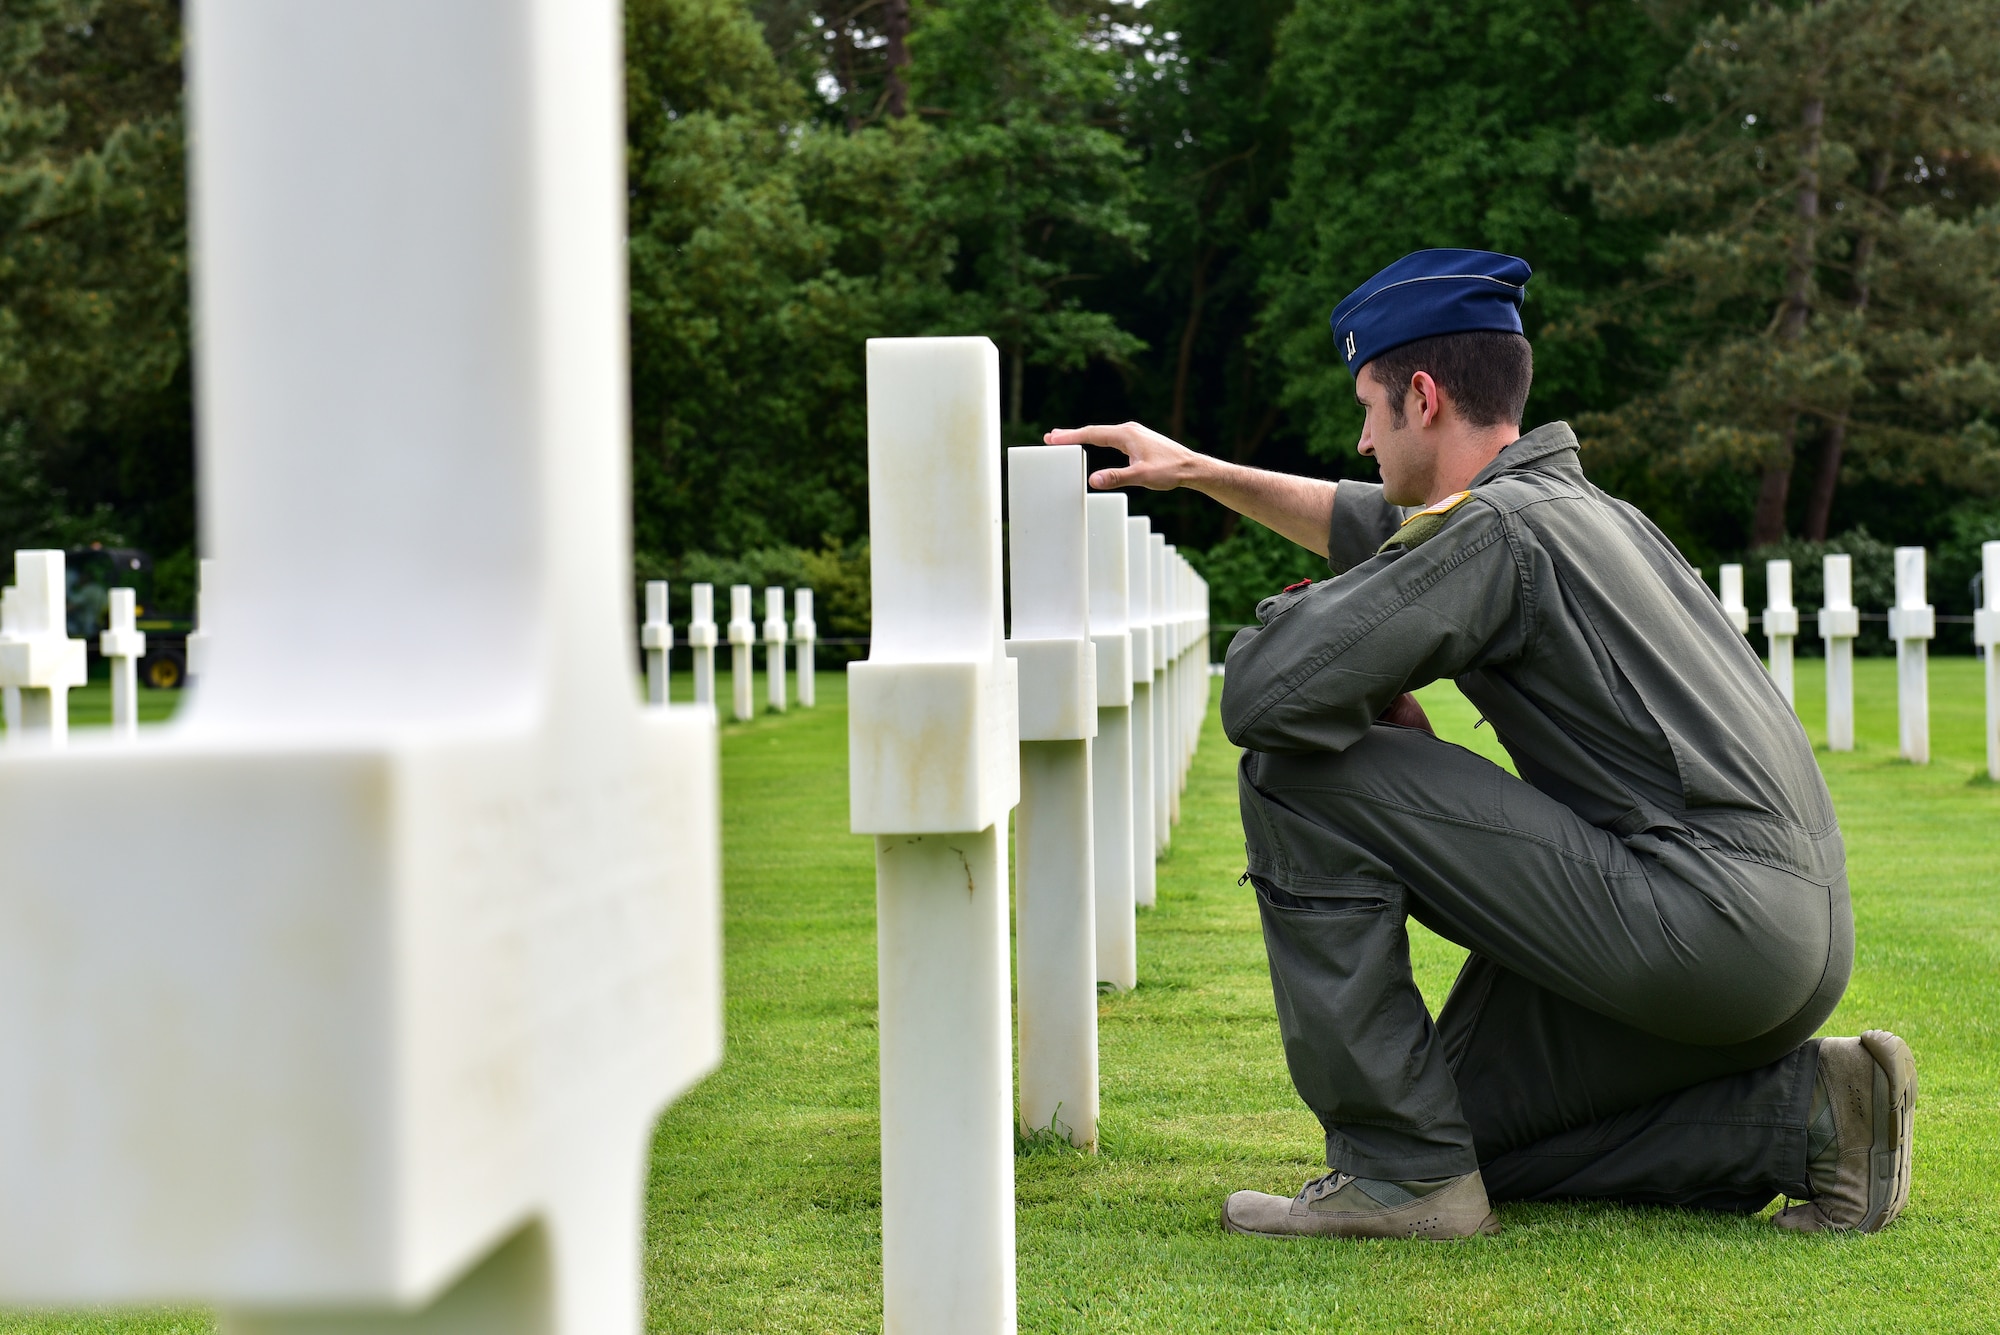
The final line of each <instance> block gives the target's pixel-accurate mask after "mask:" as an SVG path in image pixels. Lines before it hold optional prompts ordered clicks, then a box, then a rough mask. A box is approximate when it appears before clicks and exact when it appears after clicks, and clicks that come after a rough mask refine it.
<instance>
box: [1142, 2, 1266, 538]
mask: <svg viewBox="0 0 2000 1335" xmlns="http://www.w3.org/2000/svg"><path fill="white" fill-rule="evenodd" d="M1291 11H1292V0H1234V2H1233V3H1217V2H1216V0H1152V3H1150V4H1148V5H1147V6H1146V7H1145V8H1144V9H1143V10H1142V11H1140V12H1139V13H1137V14H1132V15H1127V16H1126V17H1127V18H1128V19H1129V20H1130V22H1129V24H1128V25H1127V27H1126V28H1125V32H1126V33H1128V34H1129V37H1128V40H1127V42H1126V50H1127V52H1128V62H1129V64H1128V70H1127V73H1126V75H1125V83H1126V85H1127V88H1128V91H1127V92H1126V94H1125V96H1124V99H1123V100H1124V102H1125V105H1126V107H1127V111H1126V116H1127V124H1128V129H1127V132H1126V137H1127V140H1128V142H1129V143H1131V144H1132V146H1133V147H1134V148H1135V149H1136V150H1137V151H1138V152H1139V154H1140V155H1141V163H1142V165H1141V169H1140V170H1141V176H1140V183H1141V203H1140V206H1139V216H1140V218H1141V219H1142V221H1144V222H1145V224H1146V226H1147V229H1148V242H1147V255H1146V258H1145V260H1144V261H1143V262H1141V263H1138V264H1136V265H1134V266H1133V268H1134V270H1135V272H1133V274H1132V275H1131V278H1130V280H1129V281H1128V282H1123V283H1120V284H1119V285H1118V287H1119V290H1120V291H1122V292H1125V293H1129V294H1131V295H1132V297H1133V298H1134V299H1132V300H1129V301H1127V302H1126V303H1123V304H1121V305H1119V306H1116V307H1114V309H1115V310H1117V312H1118V314H1119V315H1120V317H1121V319H1122V320H1123V321H1124V322H1125V323H1126V324H1127V327H1129V328H1131V329H1133V330H1134V331H1135V332H1137V333H1138V334H1139V335H1140V336H1141V337H1143V338H1144V339H1145V340H1146V341H1147V342H1148V343H1149V344H1150V345H1151V349H1152V352H1151V355H1150V356H1148V357H1145V358H1143V359H1140V360H1137V361H1136V362H1135V364H1134V366H1133V368H1132V370H1131V372H1130V374H1129V376H1128V377H1127V383H1126V385H1125V386H1124V388H1125V390H1126V394H1127V398H1128V399H1129V403H1130V412H1131V414H1132V415H1136V416H1141V417H1143V418H1145V419H1146V420H1148V421H1150V422H1151V423H1152V424H1153V425H1155V426H1157V427H1159V428H1160V429H1161V430H1163V431H1165V432H1166V433H1167V434H1168V435H1170V436H1172V437H1174V438H1175V439H1176V440H1180V441H1184V442H1185V443H1187V444H1189V445H1191V446H1193V447H1194V448H1196V449H1200V450H1204V451H1206V452H1208V453H1211V454H1216V455H1220V456H1222V457H1224V458H1227V459H1230V460H1231V461H1233V462H1236V463H1253V462H1265V463H1273V464H1277V463H1288V462H1292V461H1291V460H1289V459H1285V458H1283V457H1282V443H1283V437H1284V435H1285V432H1284V429H1283V428H1284V426H1285V419H1284V410H1283V406H1282V404H1281V402H1280V390H1281V387H1282V381H1281V377H1280V375H1279V368H1278V367H1277V366H1276V365H1275V364H1274V363H1273V362H1272V360H1271V358H1270V357H1269V356H1268V355H1266V351H1265V348H1264V347H1263V345H1262V344H1260V343H1259V342H1258V341H1257V340H1256V339H1254V338H1253V337H1252V335H1253V334H1254V332H1255V328H1256V322H1257V314H1258V310H1259V307H1260V301H1261V297H1260V293H1259V286H1258V285H1259V282H1260V278H1261V274H1262V272H1263V266H1264V265H1265V264H1266V263H1267V261H1268V259H1269V247H1268V245H1267V244H1266V242H1267V240H1268V237H1269V233H1268V227H1269V222H1270V215H1271V206H1272V202H1273V200H1274V199H1275V198H1276V197H1277V195H1278V193H1279V191H1280V190H1281V189H1282V187H1283V186H1284V183H1285V179H1286V167H1287V164H1288V161H1289V154H1290V143H1291V136H1290V132H1289V128H1288V123H1287V120H1286V118H1285V117H1284V116H1283V115H1282V114H1281V113H1280V110H1279V108H1278V106H1277V105H1276V103H1275V101H1274V87H1273V83H1272V78H1271V70H1272V60H1273V58H1274V55H1275V52H1276V48H1277V39H1278V32H1279V29H1280V26H1281V25H1282V24H1283V22H1284V20H1285V18H1286V17H1287V16H1288V15H1289V14H1290V13H1291ZM1113 30H1114V31H1116V30H1117V29H1116V28H1115V27H1114V29H1113ZM1140 505H1141V508H1142V509H1144V510H1145V511H1146V512H1147V513H1148V514H1151V515H1153V516H1154V517H1155V518H1156V520H1159V521H1161V522H1164V523H1167V524H1169V525H1171V526H1172V528H1173V529H1174V531H1176V532H1177V533H1178V534H1179V535H1180V536H1181V538H1182V541H1183V542H1192V541H1197V540H1202V539H1205V538H1206V537H1207V536H1208V535H1209V534H1210V533H1213V532H1216V531H1217V521H1218V520H1219V535H1220V536H1222V537H1225V538H1226V537H1228V536H1229V535H1230V534H1231V533H1233V532H1234V531H1235V522H1234V521H1235V516H1234V515H1233V514H1228V513H1222V514H1220V515H1218V514H1217V512H1216V511H1215V509H1214V508H1213V507H1212V506H1209V505H1208V504H1207V503H1206V502H1203V501H1199V500H1196V499H1191V498H1187V497H1177V496H1174V495H1172V494H1167V495H1156V496H1147V497H1144V498H1142V499H1141V501H1140Z"/></svg>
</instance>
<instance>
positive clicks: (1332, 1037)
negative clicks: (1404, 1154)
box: [1250, 874, 1449, 1129]
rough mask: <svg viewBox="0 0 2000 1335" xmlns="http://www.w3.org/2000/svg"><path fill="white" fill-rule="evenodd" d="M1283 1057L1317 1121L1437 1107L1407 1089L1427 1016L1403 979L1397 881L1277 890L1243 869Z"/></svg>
mask: <svg viewBox="0 0 2000 1335" xmlns="http://www.w3.org/2000/svg"><path fill="white" fill-rule="evenodd" d="M1250 879H1251V883H1252V884H1253V885H1255V886H1256V888H1257V907H1258V914H1259V916H1260V918H1261V919H1262V921H1263V928H1264V948H1265V951H1266V952H1267V953H1268V955H1269V956H1270V962H1271V991H1272V996H1273V999H1274V1000H1275V1001H1276V1003H1277V1008H1278V1031H1279V1033H1280V1035H1281V1036H1282V1037H1283V1039H1284V1044H1285V1063H1286V1065H1287V1066H1288V1067H1289V1068H1290V1070H1291V1075H1292V1083H1293V1084H1294V1085H1295V1086H1297V1088H1298V1091H1299V1097H1300V1098H1302V1099H1304V1100H1305V1103H1306V1106H1307V1107H1309V1108H1311V1109H1312V1110H1313V1111H1314V1112H1315V1113H1317V1114H1318V1115H1319V1117H1320V1119H1321V1120H1322V1121H1323V1122H1326V1123H1328V1124H1329V1125H1331V1124H1333V1123H1345V1124H1353V1125H1362V1124H1370V1125H1376V1126H1392V1127H1404V1128H1411V1129H1417V1128H1421V1127H1423V1126H1426V1125H1428V1124H1429V1122H1430V1121H1431V1120H1432V1119H1433V1118H1434V1117H1436V1116H1437V1115H1438V1114H1440V1113H1442V1112H1447V1111H1449V1108H1448V1107H1444V1106H1438V1107H1432V1106H1429V1105H1430V1104H1431V1103H1433V1102H1435V1100H1428V1099H1419V1100H1417V1101H1416V1106H1412V1099H1411V1092H1412V1089H1413V1087H1416V1086H1418V1085H1419V1084H1420V1083H1421V1081H1420V1069H1421V1067H1422V1066H1423V1064H1424V1062H1425V1061H1426V1060H1427V1058H1428V1055H1429V1048H1430V1043H1429V1041H1428V1039H1429V1036H1430V1034H1431V1027H1430V1013H1429V1012H1428V1011H1427V1010H1426V1009H1425V1008H1424V1001H1423V997H1422V996H1421V994H1419V993H1418V991H1417V988H1416V984H1415V982H1414V981H1413V980H1412V979H1411V977H1410V960H1409V942H1408V938H1407V937H1406V936H1405V935H1404V926H1403V902H1402V901H1403V888H1402V886H1401V885H1399V884H1396V883H1395V882H1387V881H1376V880H1371V879H1366V878H1359V877H1357V878H1352V879H1350V880H1347V881H1344V882H1341V883H1339V884H1335V883H1333V882H1331V880H1330V879H1327V880H1320V881H1317V882H1316V883H1314V884H1312V885H1310V886H1296V885H1295V886H1292V887H1290V888H1282V887H1280V886H1279V885H1276V884H1274V883H1272V882H1271V881H1270V880H1269V879H1268V878H1266V877H1263V876H1261V875H1257V874H1253V875H1252V876H1251V878H1250Z"/></svg>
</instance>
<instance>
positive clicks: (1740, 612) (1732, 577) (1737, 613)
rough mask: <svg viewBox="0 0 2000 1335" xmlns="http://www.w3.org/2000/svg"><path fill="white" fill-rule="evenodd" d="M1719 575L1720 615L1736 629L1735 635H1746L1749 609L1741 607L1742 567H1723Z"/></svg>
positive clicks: (1748, 626) (1748, 624) (1748, 627)
mask: <svg viewBox="0 0 2000 1335" xmlns="http://www.w3.org/2000/svg"><path fill="white" fill-rule="evenodd" d="M1721 575H1722V587H1721V601H1722V614H1723V615H1724V616H1726V617H1728V618H1729V624H1730V625H1732V626H1734V627H1736V631H1737V634H1739V635H1741V634H1746V633H1748V631H1749V629H1750V609H1749V608H1747V607H1745V606H1744V605H1743V567H1742V566H1740V565H1734V564H1732V565H1725V566H1723V567H1722V570H1721Z"/></svg>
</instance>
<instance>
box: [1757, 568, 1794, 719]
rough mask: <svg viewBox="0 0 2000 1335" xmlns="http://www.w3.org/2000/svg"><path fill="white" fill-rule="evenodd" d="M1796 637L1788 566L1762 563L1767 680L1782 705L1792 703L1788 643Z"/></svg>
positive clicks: (1790, 657)
mask: <svg viewBox="0 0 2000 1335" xmlns="http://www.w3.org/2000/svg"><path fill="white" fill-rule="evenodd" d="M1798 633H1799V610H1798V608H1796V607H1794V606H1793V605H1792V563H1791V562H1790V561H1766V562H1765V563H1764V635H1765V638H1766V639H1767V640H1768V641H1769V643H1770V660H1771V680H1772V681H1774V682H1776V683H1777V686H1778V692H1779V694H1781V695H1783V696H1784V697H1785V703H1786V704H1790V703H1791V702H1792V698H1793V695H1792V639H1793V637H1794V636H1796V635H1797V634H1798Z"/></svg>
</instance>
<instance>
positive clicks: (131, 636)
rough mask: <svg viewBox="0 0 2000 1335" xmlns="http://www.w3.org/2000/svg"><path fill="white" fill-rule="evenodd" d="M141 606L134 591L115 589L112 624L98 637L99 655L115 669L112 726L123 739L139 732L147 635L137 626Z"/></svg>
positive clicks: (112, 602) (112, 690) (111, 613)
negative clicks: (141, 663) (141, 671)
mask: <svg viewBox="0 0 2000 1335" xmlns="http://www.w3.org/2000/svg"><path fill="white" fill-rule="evenodd" d="M137 605H138V596H137V593H136V592H135V591H134V590H132V589H113V590H112V591H111V601H110V604H109V617H108V620H109V622H110V624H109V625H107V626H106V627H105V628H104V630H102V631H101V632H99V633H98V636H97V652H98V653H100V654H102V655H103V656H104V661H105V662H106V663H108V664H110V665H111V726H112V728H113V729H115V730H116V731H117V732H118V734H119V735H120V736H124V737H131V736H133V735H135V734H136V733H137V732H138V731H139V660H140V659H142V658H144V657H145V656H146V632H145V631H143V630H140V629H139V628H138V627H137V626H136V625H135V624H133V618H134V614H135V611H136V608H137Z"/></svg>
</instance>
